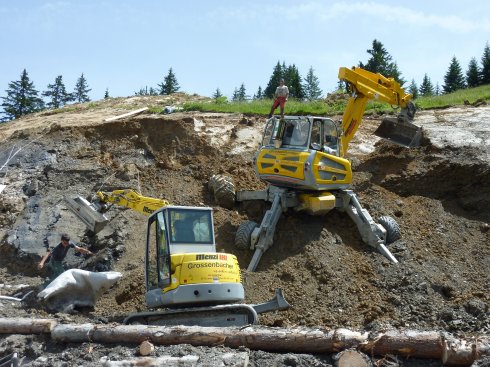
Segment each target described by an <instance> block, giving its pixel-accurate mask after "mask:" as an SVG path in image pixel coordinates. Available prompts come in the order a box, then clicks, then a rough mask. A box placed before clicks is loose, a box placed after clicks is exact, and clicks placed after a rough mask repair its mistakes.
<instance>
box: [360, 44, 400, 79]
mask: <svg viewBox="0 0 490 367" xmlns="http://www.w3.org/2000/svg"><path fill="white" fill-rule="evenodd" d="M366 52H367V53H368V54H370V55H371V57H370V58H369V60H368V61H367V63H366V64H363V63H362V62H359V67H361V68H363V69H366V70H368V71H370V72H372V73H380V74H381V75H383V76H385V77H387V78H394V79H395V80H396V81H397V82H398V83H400V85H403V84H404V83H405V80H404V79H403V78H402V76H401V73H400V71H399V70H398V66H397V64H396V62H394V61H392V60H393V58H392V57H391V55H390V54H389V53H388V51H386V49H385V48H384V46H383V44H382V43H381V42H379V41H378V40H376V39H375V40H374V41H373V48H372V49H370V50H366Z"/></svg>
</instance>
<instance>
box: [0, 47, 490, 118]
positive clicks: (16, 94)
mask: <svg viewBox="0 0 490 367" xmlns="http://www.w3.org/2000/svg"><path fill="white" fill-rule="evenodd" d="M366 52H367V53H368V54H369V58H368V60H367V61H366V62H362V61H359V63H358V66H359V67H361V68H363V69H366V70H369V71H371V72H374V73H380V74H382V75H384V76H386V77H391V78H394V79H395V80H397V81H398V82H399V83H400V84H401V85H403V84H405V83H406V80H405V79H404V78H403V77H402V73H401V71H400V70H399V68H398V65H397V63H396V62H395V61H394V60H393V57H392V56H391V55H390V54H389V53H388V51H387V50H386V49H385V47H384V46H383V44H382V43H381V42H379V41H378V40H376V39H375V40H374V41H373V42H372V48H371V49H368V50H366ZM281 79H284V81H285V84H286V85H287V86H288V88H289V97H290V98H293V99H297V100H299V101H314V100H318V99H321V98H322V93H323V92H322V90H321V89H320V83H319V80H318V77H317V76H316V75H315V72H314V70H313V67H310V69H309V70H308V72H307V73H306V75H305V76H304V77H301V75H300V72H299V70H298V68H297V67H296V65H295V64H292V65H286V62H285V61H283V62H282V63H281V62H279V61H278V62H277V64H276V65H275V66H274V68H273V70H272V75H271V76H270V78H269V80H268V82H267V83H266V86H265V88H262V87H261V86H259V87H258V89H257V91H256V92H255V93H254V94H253V95H252V96H250V95H248V94H247V90H246V88H245V83H242V84H241V85H240V87H237V88H235V90H234V91H233V94H232V101H234V102H242V101H247V100H259V99H264V98H273V95H274V92H275V90H276V87H277V86H278V85H279V81H280V80H281ZM484 84H490V46H489V44H488V42H487V43H486V45H485V47H484V50H483V55H482V56H481V58H480V63H478V61H477V58H476V57H473V58H471V60H470V62H469V65H468V68H467V70H466V72H465V73H464V72H463V69H462V68H461V65H460V63H459V61H458V59H457V58H456V56H453V58H452V59H451V61H450V64H449V68H448V70H447V72H446V74H445V75H444V84H443V85H442V87H440V86H439V83H436V84H435V85H434V84H433V83H432V81H431V79H430V78H429V76H428V75H427V73H426V74H425V75H424V78H423V80H422V81H421V83H420V86H419V85H418V84H417V83H416V81H415V80H414V79H412V80H411V83H410V84H409V86H408V87H407V91H408V92H409V93H411V94H412V95H413V98H414V99H416V98H417V97H418V96H434V95H439V94H446V93H452V92H454V91H457V90H459V89H464V88H473V87H477V86H480V85H484ZM179 89H180V86H179V83H178V81H177V77H176V75H175V73H174V72H173V70H172V68H170V69H169V71H168V73H167V75H166V76H165V77H164V79H163V81H162V82H161V83H158V84H157V86H156V87H149V88H148V87H144V88H140V90H138V91H136V92H134V94H135V95H169V94H172V93H175V92H178V91H179ZM337 89H338V90H346V86H345V85H343V82H342V81H339V82H338V86H337ZM90 91H91V89H89V88H88V84H87V80H86V79H85V77H84V75H83V73H82V75H81V76H80V78H78V80H77V82H76V84H75V88H74V90H73V92H71V93H69V92H67V90H66V87H65V85H64V83H63V77H62V76H61V75H58V76H57V77H56V78H55V81H54V83H53V84H48V86H47V89H46V90H45V91H43V92H42V93H39V92H38V91H37V90H36V88H35V87H34V83H33V82H31V81H30V80H29V76H28V74H27V71H26V70H25V69H24V70H23V72H22V74H21V76H20V80H18V81H13V82H10V83H9V85H8V89H7V90H6V91H5V92H6V93H7V95H6V97H0V98H1V99H2V100H3V103H2V104H1V106H2V107H3V109H4V115H5V116H4V117H3V118H2V119H0V121H6V120H12V119H15V118H19V117H21V116H22V115H25V114H28V113H32V112H37V111H41V110H43V109H45V108H49V109H56V108H60V107H63V106H64V105H66V104H68V103H70V102H88V101H90V98H89V97H88V92H90ZM212 97H213V98H214V99H215V100H216V101H219V102H225V101H226V100H227V98H226V97H225V96H223V94H222V92H221V90H220V89H219V88H216V91H215V92H214V93H213V96H212ZM43 98H44V99H43ZM104 98H109V90H108V89H106V91H105V95H104Z"/></svg>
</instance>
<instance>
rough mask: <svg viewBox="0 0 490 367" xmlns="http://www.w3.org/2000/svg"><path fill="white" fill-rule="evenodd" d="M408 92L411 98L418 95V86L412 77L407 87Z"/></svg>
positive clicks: (415, 97)
mask: <svg viewBox="0 0 490 367" xmlns="http://www.w3.org/2000/svg"><path fill="white" fill-rule="evenodd" d="M408 92H409V93H410V94H411V95H412V98H413V99H417V98H418V96H419V87H417V83H415V79H412V82H411V83H410V85H409V87H408Z"/></svg>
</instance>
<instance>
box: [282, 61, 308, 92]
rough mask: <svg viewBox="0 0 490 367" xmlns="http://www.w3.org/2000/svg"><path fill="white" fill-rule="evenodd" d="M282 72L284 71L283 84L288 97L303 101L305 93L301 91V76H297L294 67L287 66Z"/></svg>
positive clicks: (297, 73) (296, 69)
mask: <svg viewBox="0 0 490 367" xmlns="http://www.w3.org/2000/svg"><path fill="white" fill-rule="evenodd" d="M283 67H284V66H283ZM283 70H286V71H285V73H284V84H285V85H287V87H288V89H289V97H291V98H297V99H304V98H305V92H304V90H303V85H302V82H301V76H300V75H299V71H298V68H297V67H296V65H294V64H293V65H289V66H288V67H287V68H286V69H283Z"/></svg>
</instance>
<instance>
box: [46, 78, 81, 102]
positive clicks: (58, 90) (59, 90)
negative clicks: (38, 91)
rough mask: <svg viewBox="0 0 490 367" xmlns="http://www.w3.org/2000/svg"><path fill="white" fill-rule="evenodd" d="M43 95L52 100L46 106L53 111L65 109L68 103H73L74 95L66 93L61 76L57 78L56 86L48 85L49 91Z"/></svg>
mask: <svg viewBox="0 0 490 367" xmlns="http://www.w3.org/2000/svg"><path fill="white" fill-rule="evenodd" d="M42 95H43V97H48V98H49V99H50V100H49V102H48V103H46V106H47V107H48V108H53V109H56V108H60V107H63V106H64V105H65V104H67V103H68V102H70V101H73V95H72V94H70V93H68V92H67V91H66V88H65V84H64V83H63V76H61V75H58V76H57V77H56V79H55V81H54V84H48V90H46V91H45V92H43V93H42Z"/></svg>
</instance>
